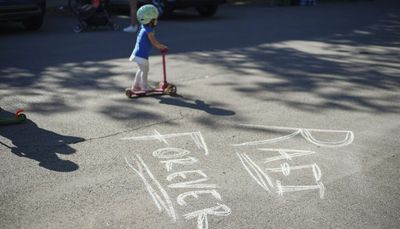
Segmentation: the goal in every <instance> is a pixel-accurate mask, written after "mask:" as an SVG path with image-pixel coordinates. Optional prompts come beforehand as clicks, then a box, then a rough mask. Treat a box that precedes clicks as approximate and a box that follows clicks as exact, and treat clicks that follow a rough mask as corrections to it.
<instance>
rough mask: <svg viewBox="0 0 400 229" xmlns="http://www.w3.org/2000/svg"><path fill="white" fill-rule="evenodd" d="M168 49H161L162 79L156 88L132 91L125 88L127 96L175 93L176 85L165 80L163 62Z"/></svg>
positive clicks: (165, 74) (165, 72)
mask: <svg viewBox="0 0 400 229" xmlns="http://www.w3.org/2000/svg"><path fill="white" fill-rule="evenodd" d="M167 51H168V49H163V50H161V54H162V60H163V75H164V80H163V81H161V82H160V83H159V84H158V87H157V88H154V89H150V90H147V91H133V90H132V89H130V88H127V89H126V90H125V94H126V96H127V97H128V98H133V97H140V96H151V95H176V94H177V93H176V91H177V90H176V86H175V85H173V84H170V83H168V82H167V70H166V64H165V54H166V53H167Z"/></svg>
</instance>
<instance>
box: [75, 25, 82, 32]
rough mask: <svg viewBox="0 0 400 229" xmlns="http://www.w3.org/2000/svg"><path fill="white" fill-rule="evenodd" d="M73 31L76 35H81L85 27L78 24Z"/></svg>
mask: <svg viewBox="0 0 400 229" xmlns="http://www.w3.org/2000/svg"><path fill="white" fill-rule="evenodd" d="M73 30H74V32H75V33H80V32H82V31H83V26H82V25H81V24H77V25H75V26H74V28H73Z"/></svg>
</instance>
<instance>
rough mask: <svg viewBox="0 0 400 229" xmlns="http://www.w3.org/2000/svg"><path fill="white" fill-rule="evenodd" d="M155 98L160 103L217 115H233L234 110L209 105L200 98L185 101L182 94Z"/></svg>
mask: <svg viewBox="0 0 400 229" xmlns="http://www.w3.org/2000/svg"><path fill="white" fill-rule="evenodd" d="M157 99H159V100H160V103H161V104H168V105H174V106H180V107H188V108H192V109H196V110H202V111H205V112H207V113H209V114H211V115H219V116H229V115H235V112H234V111H231V110H227V109H223V108H218V107H213V106H210V105H209V104H207V103H205V102H204V101H202V100H198V99H196V100H195V101H190V100H189V102H188V101H186V100H187V99H185V98H184V97H183V96H175V97H163V96H160V97H157Z"/></svg>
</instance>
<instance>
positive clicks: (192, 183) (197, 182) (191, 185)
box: [168, 178, 217, 189]
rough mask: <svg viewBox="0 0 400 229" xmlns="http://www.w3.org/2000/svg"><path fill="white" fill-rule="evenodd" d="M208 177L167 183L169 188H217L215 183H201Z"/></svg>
mask: <svg viewBox="0 0 400 229" xmlns="http://www.w3.org/2000/svg"><path fill="white" fill-rule="evenodd" d="M207 180H208V178H202V179H197V180H192V181H185V182H179V183H175V184H170V185H168V187H169V188H204V189H205V188H217V185H215V184H203V183H202V182H206V181H207Z"/></svg>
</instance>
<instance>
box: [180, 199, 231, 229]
mask: <svg viewBox="0 0 400 229" xmlns="http://www.w3.org/2000/svg"><path fill="white" fill-rule="evenodd" d="M230 214H231V209H230V208H229V207H228V206H226V205H224V204H220V203H218V205H217V206H215V207H211V208H206V209H202V210H198V211H194V212H191V213H188V214H185V215H183V216H184V217H185V218H186V219H193V218H197V228H198V229H207V228H208V217H207V216H208V215H215V216H228V215H230Z"/></svg>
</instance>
